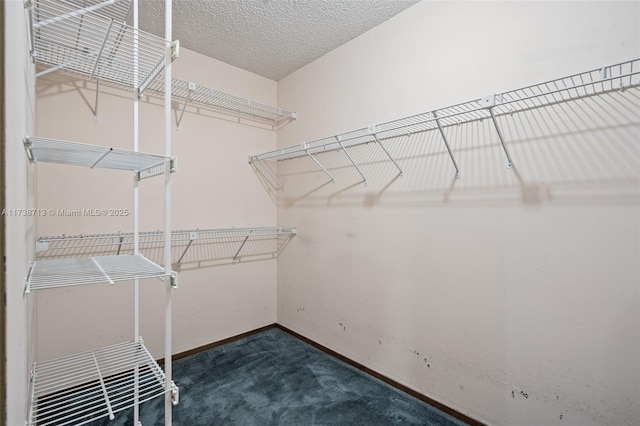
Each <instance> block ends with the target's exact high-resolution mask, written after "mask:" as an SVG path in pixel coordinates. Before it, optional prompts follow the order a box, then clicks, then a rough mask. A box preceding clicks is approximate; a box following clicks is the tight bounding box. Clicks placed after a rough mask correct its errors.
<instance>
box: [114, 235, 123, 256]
mask: <svg viewBox="0 0 640 426" xmlns="http://www.w3.org/2000/svg"><path fill="white" fill-rule="evenodd" d="M123 240H124V237H122V236H120V238H118V251H117V253H116V256H119V255H120V250H121V249H122V241H123Z"/></svg>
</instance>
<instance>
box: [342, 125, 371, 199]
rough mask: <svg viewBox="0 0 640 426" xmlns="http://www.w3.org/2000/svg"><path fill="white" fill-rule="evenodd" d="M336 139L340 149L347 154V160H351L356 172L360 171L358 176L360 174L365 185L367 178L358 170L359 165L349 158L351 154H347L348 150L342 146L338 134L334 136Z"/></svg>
mask: <svg viewBox="0 0 640 426" xmlns="http://www.w3.org/2000/svg"><path fill="white" fill-rule="evenodd" d="M336 140H337V141H338V145H340V148H342V150H343V151H344V153H345V154H347V157H348V158H349V161H351V164H353V167H355V168H356V170H357V171H358V173H360V176H362V179H363V181H364V185H365V186H367V178H366V177H365V175H364V174H363V173H362V170H360V167H358V165H357V164H356V162H355V161H353V158H351V155H350V154H349V151H347V149H346V148H345V147H344V145H343V144H342V140H341V139H340V135H338V136H336Z"/></svg>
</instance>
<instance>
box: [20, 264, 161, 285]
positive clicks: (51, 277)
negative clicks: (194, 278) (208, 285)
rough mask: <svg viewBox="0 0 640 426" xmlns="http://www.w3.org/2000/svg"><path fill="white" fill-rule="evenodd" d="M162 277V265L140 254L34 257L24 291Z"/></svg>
mask: <svg viewBox="0 0 640 426" xmlns="http://www.w3.org/2000/svg"><path fill="white" fill-rule="evenodd" d="M166 276H167V273H166V272H165V270H164V268H161V267H160V266H158V265H156V264H155V263H153V262H151V261H150V260H148V259H147V258H145V257H144V256H142V255H122V256H119V255H115V256H96V257H88V258H77V259H55V260H54V259H51V260H36V261H35V262H34V263H33V265H32V266H31V271H30V273H29V276H28V277H27V287H26V291H27V292H30V291H31V290H41V289H47V288H56V287H67V286H73V285H84V284H99V283H109V284H113V283H115V282H116V281H125V280H133V279H143V278H163V277H166Z"/></svg>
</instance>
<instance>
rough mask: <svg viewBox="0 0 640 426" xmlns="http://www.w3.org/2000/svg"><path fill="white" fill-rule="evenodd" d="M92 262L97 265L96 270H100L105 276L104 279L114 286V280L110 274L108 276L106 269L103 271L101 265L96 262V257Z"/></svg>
mask: <svg viewBox="0 0 640 426" xmlns="http://www.w3.org/2000/svg"><path fill="white" fill-rule="evenodd" d="M91 260H92V261H93V263H94V264H95V265H96V268H98V270H99V271H100V272H102V274H103V275H104V277H105V278H106V279H107V281H109V284H114V282H113V280H112V279H111V277H110V276H109V274H107V273H106V272H105V271H104V269H102V266H100V264H99V263H98V261H97V260H96V258H95V257H92V258H91Z"/></svg>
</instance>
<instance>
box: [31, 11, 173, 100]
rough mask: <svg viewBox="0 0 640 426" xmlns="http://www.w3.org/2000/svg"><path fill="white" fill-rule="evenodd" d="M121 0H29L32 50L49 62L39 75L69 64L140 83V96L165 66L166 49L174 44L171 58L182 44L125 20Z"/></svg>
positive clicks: (72, 67) (134, 84)
mask: <svg viewBox="0 0 640 426" xmlns="http://www.w3.org/2000/svg"><path fill="white" fill-rule="evenodd" d="M121 1H122V0H107V1H103V2H99V3H96V2H95V1H91V2H89V3H88V4H87V3H85V4H84V6H78V5H74V4H70V3H66V2H62V1H53V0H33V1H32V2H29V3H27V4H28V6H29V17H30V22H31V55H32V57H33V58H34V60H35V61H36V62H37V63H40V64H43V65H45V66H48V67H49V68H48V69H46V70H45V71H43V72H41V73H39V74H38V76H40V75H44V74H46V73H48V72H51V71H55V70H59V69H65V70H68V71H72V72H74V73H79V74H82V75H84V76H88V77H90V78H96V79H100V80H104V81H109V82H112V83H117V84H123V85H126V86H129V87H135V88H136V89H137V90H138V95H140V94H141V93H142V92H143V91H144V90H145V88H146V87H147V86H148V85H149V84H150V83H151V82H152V81H153V80H154V79H155V78H156V77H158V75H160V73H161V72H162V70H163V69H164V67H165V65H166V64H165V55H166V52H167V49H169V48H174V49H175V50H173V51H172V59H173V58H174V57H175V56H177V45H176V44H175V43H173V44H172V43H170V42H167V41H165V40H163V39H162V38H160V37H156V36H154V35H152V34H149V33H145V32H144V31H140V30H136V29H134V28H132V27H130V26H128V25H127V24H126V23H125V22H124V20H121V19H122V17H123V16H122V15H123V12H124V10H125V9H122V10H120V9H117V8H116V7H115V5H116V4H117V3H120V2H121ZM125 3H128V2H125ZM109 7H111V8H112V9H111V10H110V9H108V8H109ZM127 7H128V6H127ZM126 10H127V12H128V9H126ZM136 53H137V59H135V60H134V54H136Z"/></svg>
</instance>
